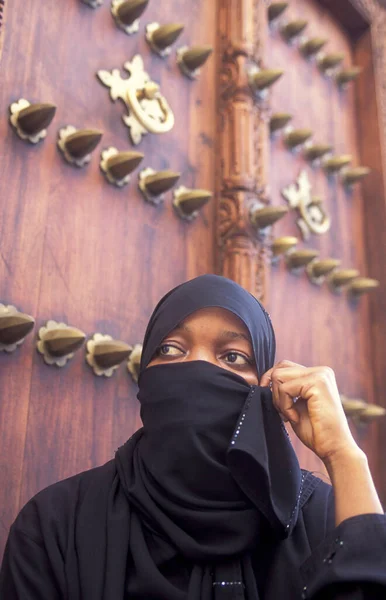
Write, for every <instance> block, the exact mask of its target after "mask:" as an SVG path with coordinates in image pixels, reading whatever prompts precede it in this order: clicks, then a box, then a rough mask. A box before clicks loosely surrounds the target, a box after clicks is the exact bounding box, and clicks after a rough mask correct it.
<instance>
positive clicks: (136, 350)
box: [127, 344, 142, 383]
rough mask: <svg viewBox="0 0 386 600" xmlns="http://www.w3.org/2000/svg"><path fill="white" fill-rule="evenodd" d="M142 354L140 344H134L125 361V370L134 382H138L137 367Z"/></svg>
mask: <svg viewBox="0 0 386 600" xmlns="http://www.w3.org/2000/svg"><path fill="white" fill-rule="evenodd" d="M141 356H142V344H135V346H134V347H133V350H132V352H131V353H130V356H129V360H128V361H127V370H128V371H129V373H130V375H131V376H132V378H133V381H135V383H138V377H139V367H140V364H141Z"/></svg>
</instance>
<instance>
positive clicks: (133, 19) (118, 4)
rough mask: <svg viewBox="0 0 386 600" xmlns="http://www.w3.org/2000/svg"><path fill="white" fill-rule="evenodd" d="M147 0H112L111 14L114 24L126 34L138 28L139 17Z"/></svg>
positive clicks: (147, 2)
mask: <svg viewBox="0 0 386 600" xmlns="http://www.w3.org/2000/svg"><path fill="white" fill-rule="evenodd" d="M148 4H149V0H112V3H111V14H112V15H113V17H114V19H115V22H116V24H117V25H118V27H119V28H120V29H122V30H123V31H124V32H125V33H127V34H128V35H131V34H132V33H136V32H137V31H138V30H139V18H140V16H141V15H142V13H143V12H144V11H145V9H146V7H147V5H148Z"/></svg>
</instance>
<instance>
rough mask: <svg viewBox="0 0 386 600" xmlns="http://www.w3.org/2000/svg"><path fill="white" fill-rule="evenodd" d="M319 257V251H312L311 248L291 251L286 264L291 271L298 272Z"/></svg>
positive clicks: (287, 255) (288, 253)
mask: <svg viewBox="0 0 386 600" xmlns="http://www.w3.org/2000/svg"><path fill="white" fill-rule="evenodd" d="M318 256H319V252H318V251H317V250H311V249H309V248H304V249H302V250H289V252H287V254H286V263H287V266H288V268H289V270H290V271H295V272H298V271H300V270H301V269H303V267H306V266H307V265H308V263H310V262H311V261H312V260H314V259H315V258H317V257H318Z"/></svg>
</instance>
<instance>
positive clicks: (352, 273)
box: [328, 269, 359, 291]
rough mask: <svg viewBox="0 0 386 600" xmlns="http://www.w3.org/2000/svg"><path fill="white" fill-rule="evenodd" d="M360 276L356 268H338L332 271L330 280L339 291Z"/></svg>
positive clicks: (332, 285) (331, 284) (334, 288)
mask: <svg viewBox="0 0 386 600" xmlns="http://www.w3.org/2000/svg"><path fill="white" fill-rule="evenodd" d="M358 276H359V271H357V270H356V269H337V270H336V271H333V272H332V273H331V275H330V276H329V278H328V282H329V284H330V286H331V288H332V289H333V290H335V291H339V290H340V289H341V288H343V287H344V286H346V285H348V284H349V283H350V282H351V281H353V280H354V279H356V278H357V277H358Z"/></svg>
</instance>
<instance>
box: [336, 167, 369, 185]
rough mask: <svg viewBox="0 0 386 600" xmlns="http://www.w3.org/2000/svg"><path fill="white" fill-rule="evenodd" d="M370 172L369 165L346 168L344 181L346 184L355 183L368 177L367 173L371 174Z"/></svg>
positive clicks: (343, 173) (343, 175)
mask: <svg viewBox="0 0 386 600" xmlns="http://www.w3.org/2000/svg"><path fill="white" fill-rule="evenodd" d="M370 172H371V169H369V168H368V167H355V168H353V169H345V170H344V171H343V172H342V181H343V183H344V185H347V186H350V185H354V183H357V182H358V181H361V180H362V179H364V178H365V177H367V175H369V173H370Z"/></svg>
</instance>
